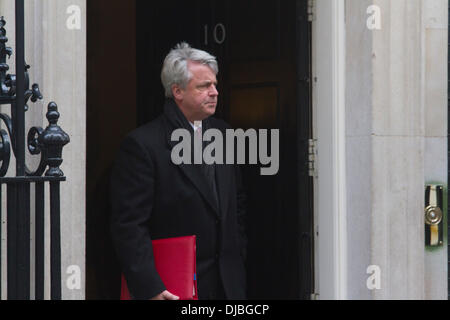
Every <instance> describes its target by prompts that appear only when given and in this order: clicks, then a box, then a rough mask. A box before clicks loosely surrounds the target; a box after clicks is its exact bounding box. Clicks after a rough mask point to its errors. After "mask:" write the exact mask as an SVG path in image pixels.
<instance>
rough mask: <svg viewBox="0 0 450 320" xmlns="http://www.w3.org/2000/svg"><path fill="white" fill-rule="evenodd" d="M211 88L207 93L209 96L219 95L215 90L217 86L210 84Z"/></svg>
mask: <svg viewBox="0 0 450 320" xmlns="http://www.w3.org/2000/svg"><path fill="white" fill-rule="evenodd" d="M211 88H212V89H211V90H209V95H210V96H218V95H219V91H217V88H216V86H215V85H212V86H211Z"/></svg>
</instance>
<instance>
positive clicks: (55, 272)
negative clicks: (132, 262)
mask: <svg viewBox="0 0 450 320" xmlns="http://www.w3.org/2000/svg"><path fill="white" fill-rule="evenodd" d="M15 10H16V12H15V18H16V75H12V74H7V72H8V70H9V66H8V64H7V63H6V61H7V57H10V56H11V55H12V53H13V50H12V49H11V48H9V47H6V43H7V42H8V38H7V37H6V30H5V28H4V27H5V25H6V22H5V20H4V19H3V17H1V18H0V104H1V105H10V106H11V113H10V114H11V116H9V115H7V114H0V119H1V122H3V124H4V126H5V127H6V130H5V129H0V162H1V165H0V199H1V193H2V189H3V186H6V201H7V205H6V209H7V212H6V223H7V227H6V229H7V234H6V241H7V252H6V257H7V270H6V273H7V280H8V281H7V292H8V296H7V298H8V299H20V300H22V299H23V300H27V299H30V295H31V292H30V288H31V285H30V282H31V281H30V262H31V261H30V205H31V204H30V201H31V200H30V197H31V190H32V188H31V186H32V185H34V192H35V203H34V206H35V217H34V218H35V238H34V241H35V277H34V285H35V299H37V300H41V299H44V260H45V259H44V258H45V254H44V252H45V250H44V248H45V243H44V231H45V230H44V212H45V207H44V203H45V191H44V190H45V184H46V183H48V184H49V190H50V263H51V265H50V282H51V291H50V296H51V299H61V239H60V234H61V232H60V182H61V181H65V177H64V174H63V172H62V171H61V169H59V166H60V165H61V163H62V149H63V146H64V145H65V144H67V143H68V142H69V136H68V135H67V134H66V133H65V132H64V131H63V130H62V129H61V128H60V127H59V126H58V125H57V122H58V119H59V113H58V110H57V105H56V104H55V103H54V102H51V103H49V104H48V112H47V114H46V117H47V119H48V121H49V125H48V126H47V127H46V128H45V130H44V129H42V128H41V127H32V128H31V129H30V130H29V131H28V136H27V139H26V141H25V112H26V111H27V110H28V105H27V103H28V101H29V100H31V102H36V101H37V100H38V99H42V95H41V93H40V91H39V86H38V85H37V84H33V85H32V86H31V89H30V86H29V78H28V69H29V68H30V66H28V65H27V64H26V63H25V53H24V40H25V39H24V29H25V28H24V27H25V25H24V23H25V21H24V0H16V9H15ZM25 147H27V148H28V151H29V152H30V153H31V154H33V155H40V162H39V165H38V168H37V169H36V170H34V171H33V170H30V169H29V168H28V167H27V166H26V164H25ZM11 151H12V152H11ZM12 153H13V154H14V155H15V158H16V175H15V176H14V177H5V176H6V174H7V172H8V168H9V164H10V158H11V154H12ZM44 173H45V174H44ZM0 217H1V206H0ZM0 238H1V228H0ZM0 256H1V246H0ZM2 272H4V270H1V263H0V278H1V274H2ZM0 292H1V284H0Z"/></svg>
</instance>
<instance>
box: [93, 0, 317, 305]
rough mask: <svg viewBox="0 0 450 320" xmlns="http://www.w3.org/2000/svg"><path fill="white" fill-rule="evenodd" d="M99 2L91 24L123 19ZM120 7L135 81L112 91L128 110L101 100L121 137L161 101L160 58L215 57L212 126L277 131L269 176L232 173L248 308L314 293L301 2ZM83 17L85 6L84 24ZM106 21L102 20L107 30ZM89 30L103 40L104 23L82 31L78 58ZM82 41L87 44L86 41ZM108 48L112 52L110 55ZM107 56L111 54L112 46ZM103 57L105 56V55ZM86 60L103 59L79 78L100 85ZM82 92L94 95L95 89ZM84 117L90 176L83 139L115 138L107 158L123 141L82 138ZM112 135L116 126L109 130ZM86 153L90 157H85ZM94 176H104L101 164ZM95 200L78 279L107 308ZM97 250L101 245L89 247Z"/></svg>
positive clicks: (113, 272)
mask: <svg viewBox="0 0 450 320" xmlns="http://www.w3.org/2000/svg"><path fill="white" fill-rule="evenodd" d="M100 2H103V1H100ZM100 2H97V4H91V5H90V6H91V10H92V13H93V14H95V12H97V14H101V15H103V14H104V13H101V12H103V10H117V11H120V10H123V8H122V9H120V6H123V5H124V4H120V5H118V6H117V5H116V6H115V5H113V4H112V3H115V2H116V1H108V2H106V1H105V2H104V3H102V4H99V3H100ZM117 2H119V1H117ZM122 2H125V1H122ZM130 2H133V5H132V6H131V7H130V5H127V6H128V7H127V8H128V10H135V11H134V12H135V21H136V23H135V26H134V29H135V30H132V28H129V27H125V29H126V30H128V32H133V31H134V32H135V33H134V35H130V36H131V37H134V36H135V53H136V56H135V66H133V67H131V70H134V72H135V79H132V80H131V81H130V82H131V84H130V82H127V83H126V84H124V86H125V87H123V86H122V84H123V83H124V82H126V81H127V79H123V81H124V82H120V81H119V83H120V85H119V87H120V88H121V89H122V91H124V92H125V93H126V94H128V96H129V97H130V100H131V101H130V102H129V103H127V108H126V109H125V108H123V109H122V110H120V109H119V108H120V107H119V106H118V104H117V103H116V102H114V101H113V99H111V103H112V104H115V105H117V107H116V110H117V111H118V112H120V114H122V113H124V112H130V113H131V115H132V116H131V117H133V116H135V119H136V122H135V124H133V121H132V120H131V119H130V120H128V121H127V122H126V124H124V127H126V128H128V129H130V130H131V129H132V127H133V126H139V125H142V124H144V123H146V122H148V121H150V120H152V119H154V118H156V117H157V116H158V115H159V114H160V113H161V112H162V106H163V102H164V95H163V88H162V85H161V82H160V77H159V75H160V70H161V66H162V61H163V59H164V57H165V55H166V54H167V53H168V52H169V50H170V49H171V48H173V47H174V46H175V45H176V44H177V43H179V42H181V41H186V42H188V43H189V44H190V45H191V46H193V47H195V48H199V49H203V50H206V51H208V52H210V53H211V54H213V55H215V56H216V57H217V60H218V63H219V74H218V81H219V86H218V91H219V103H218V108H217V111H216V116H217V117H219V118H222V119H224V120H225V121H227V122H228V123H230V124H231V125H232V126H233V127H234V128H242V129H244V130H245V129H249V128H254V129H256V130H258V129H279V134H280V157H279V158H280V162H279V171H278V173H277V174H276V175H273V176H262V175H260V172H259V169H260V166H259V165H244V166H242V171H243V180H244V185H245V188H246V191H247V197H248V201H247V202H248V203H247V233H248V240H249V243H248V245H249V247H248V261H247V264H248V265H247V269H248V275H247V278H248V283H247V286H248V295H249V298H250V299H309V297H310V294H311V293H312V292H313V290H314V287H313V284H314V279H313V270H314V266H313V261H314V259H313V250H312V248H313V240H312V239H313V231H312V226H313V221H312V219H313V207H312V203H313V201H312V177H310V176H309V171H308V158H309V157H308V150H309V148H308V141H309V139H310V137H311V130H312V129H311V123H312V121H311V120H312V119H311V100H310V99H311V98H310V97H311V88H310V86H311V82H310V81H309V79H310V74H311V70H310V67H311V62H310V61H311V50H310V47H311V38H310V34H311V30H310V22H308V14H307V1H306V0H288V1H277V0H259V1H255V0H247V1H242V0H241V1H237V0H230V1H217V0H212V1H211V0H196V1H191V2H186V1H157V2H148V1H130ZM133 6H134V8H133ZM114 8H115V9H114ZM96 10H97V11H96ZM99 10H100V11H99ZM89 16H90V9H89V4H88V19H89ZM112 16H113V15H111V17H112ZM118 16H120V17H121V21H120V24H121V25H122V24H123V23H124V22H123V18H122V17H123V13H122V14H120V15H118ZM128 16H129V17H132V13H131V12H130V15H128ZM116 17H117V16H116ZM92 19H93V16H92ZM130 19H131V18H130ZM112 20H113V19H112V18H111V19H110V20H108V21H110V22H112ZM128 22H131V21H129V20H126V23H128ZM121 25H117V24H116V26H115V28H121V32H122V33H124V31H123V30H124V29H123V28H122V26H121ZM111 26H112V23H111ZM90 28H96V30H99V29H102V30H105V31H103V32H106V30H107V28H106V23H105V24H104V25H103V26H102V27H101V28H99V27H98V23H97V24H94V23H92V25H90V24H89V23H88V52H89V51H90V49H89V46H90V47H91V49H92V50H94V48H95V47H96V46H99V45H100V44H99V43H95V41H94V40H93V41H92V42H90V41H89V34H90V32H91V31H90ZM110 31H111V30H110ZM98 32H99V34H97V36H98V37H100V36H101V35H100V34H101V33H102V31H98ZM92 33H93V35H95V31H92ZM125 33H126V32H125ZM122 36H126V35H125V34H122ZM127 41H128V42H129V41H130V40H129V39H128V40H127ZM110 44H111V45H112V44H113V42H112V41H111V43H110ZM115 48H116V49H115V50H121V49H120V48H118V47H117V45H116V46H115ZM111 50H114V49H113V47H112V46H111ZM128 50H129V49H128ZM128 50H127V52H128ZM91 52H92V51H91ZM105 54H106V55H108V54H107V51H105ZM109 55H110V56H111V54H109ZM112 56H114V57H116V58H117V57H119V56H120V55H119V53H115V54H113V55H112ZM96 59H98V61H100V59H103V61H105V59H107V58H106V57H105V56H104V55H103V56H101V55H99V56H97V57H96V58H93V59H89V57H88V69H90V70H91V71H92V73H91V74H92V75H93V77H95V76H94V75H98V77H99V80H100V79H101V78H100V74H99V73H98V72H97V73H96V71H99V70H98V68H99V65H98V63H96ZM113 60H114V58H111V62H113ZM89 61H91V62H89ZM119 61H120V60H119ZM104 63H105V62H104ZM133 63H134V61H133V59H132V58H131V54H130V55H129V57H128V61H121V62H120V65H124V66H125V65H131V64H133ZM116 64H117V61H116ZM89 66H90V67H89ZM125 73H126V72H125ZM88 74H89V72H88ZM132 74H133V71H131V72H130V75H132ZM133 81H135V82H133ZM88 82H89V77H88ZM92 85H93V87H95V86H96V85H98V84H94V83H92ZM133 85H134V88H135V89H133ZM88 87H89V83H88ZM127 89H128V90H127ZM116 93H118V92H116ZM133 95H134V96H133ZM90 97H92V98H94V97H97V98H98V99H100V97H99V93H98V92H97V91H95V89H94V88H93V89H92V92H91V94H89V91H88V108H89V107H93V105H92V104H91V103H90V102H89V101H90ZM98 99H97V100H98ZM134 99H135V100H134ZM92 101H94V100H92ZM133 104H134V108H133ZM128 106H129V107H128ZM99 108H100V109H101V108H105V109H106V108H107V107H106V106H96V109H95V110H96V111H94V113H95V114H97V113H100V111H99V110H100V109H99ZM109 108H111V104H110V105H109ZM113 108H114V107H113ZM89 114H90V113H89V112H88V172H89V168H91V170H95V169H94V167H95V166H97V167H98V166H99V164H98V162H95V161H96V160H95V158H94V157H95V154H94V152H97V153H98V152H100V151H99V150H98V148H97V147H96V146H95V145H94V144H90V139H91V138H90V134H89V133H92V141H94V140H98V139H97V138H96V136H95V135H96V134H102V135H108V134H112V135H113V136H112V137H111V135H110V136H109V138H110V139H112V138H117V139H112V140H114V142H110V149H111V151H112V150H114V148H115V149H117V146H118V143H119V142H120V141H117V140H120V138H123V135H124V134H125V133H124V132H123V131H124V129H123V128H121V129H120V134H118V133H117V128H116V129H115V128H112V127H111V126H109V128H107V127H108V125H104V127H105V129H104V130H105V132H103V133H98V128H95V127H94V123H92V126H91V129H89V128H90V126H89V123H90V122H89ZM108 114H109V115H108V116H106V119H103V121H109V120H108V117H112V118H115V119H117V117H114V115H111V109H110V112H108ZM127 117H129V115H127ZM119 118H120V117H119ZM113 123H114V121H113ZM116 125H120V123H118V122H117V120H116ZM108 130H113V131H114V130H116V131H115V132H116V133H112V132H110V133H108V132H106V131H108ZM96 131H97V132H96ZM105 140H106V139H105ZM97 143H101V142H100V141H97V142H96V144H97ZM89 145H91V146H92V149H89ZM89 150H91V153H92V156H91V155H90V154H89V152H90V151H89ZM114 151H115V150H114ZM95 163H96V164H95ZM91 164H93V165H91ZM94 164H95V165H94ZM103 166H104V167H105V168H106V167H107V166H106V165H105V161H103ZM104 172H105V176H107V172H108V170H107V169H105V170H104ZM89 179H90V178H89V176H88V184H89V183H90V182H89V181H91V183H92V185H93V186H94V185H96V186H97V188H94V187H92V188H90V189H89V188H88V193H89V190H91V192H94V191H92V190H95V189H97V190H98V189H99V188H98V186H99V185H100V186H103V190H106V187H105V186H106V184H107V182H106V180H101V178H96V179H94V178H92V179H91V180H89ZM100 190H102V187H100ZM95 194H96V196H92V195H91V197H90V199H92V201H91V202H90V204H89V203H88V209H87V224H88V225H87V251H88V252H87V268H86V269H87V272H88V275H87V288H88V289H89V288H91V290H87V298H94V299H96V298H113V299H114V298H115V297H118V292H116V290H117V288H118V287H114V286H105V285H103V286H102V285H101V283H111V281H112V282H114V281H115V279H117V273H118V270H117V266H115V267H114V261H115V260H114V253H113V251H111V250H110V249H111V248H110V247H109V246H110V244H109V243H108V240H107V237H105V235H102V234H99V232H98V231H99V229H98V225H99V224H105V223H107V211H108V205H107V203H106V198H105V193H104V192H101V191H100V192H98V191H97V192H96V193H95ZM88 198H89V195H88ZM99 203H102V204H103V205H99ZM94 208H95V209H94ZM101 230H103V229H101ZM103 231H104V230H103ZM103 231H102V232H103ZM99 239H100V240H99ZM101 239H103V240H101ZM99 243H101V245H98V244H99ZM101 250H103V253H104V252H107V256H108V257H109V258H107V259H106V260H107V261H105V259H103V260H101V261H100V260H99V258H98V256H99V254H101V252H100V251H101ZM105 264H108V265H109V266H110V267H109V269H110V271H107V272H106V273H107V274H105V271H103V272H100V271H99V270H100V269H102V270H104V268H102V266H101V265H103V267H104V265H105ZM90 270H91V271H90ZM95 270H97V271H95ZM89 274H91V277H89ZM94 274H95V276H94ZM99 276H100V277H103V278H105V279H106V278H108V281H101V280H99V279H98V277H99ZM117 283H118V282H117ZM106 291H109V292H106ZM112 291H114V292H116V293H113V292H112ZM89 292H91V294H89Z"/></svg>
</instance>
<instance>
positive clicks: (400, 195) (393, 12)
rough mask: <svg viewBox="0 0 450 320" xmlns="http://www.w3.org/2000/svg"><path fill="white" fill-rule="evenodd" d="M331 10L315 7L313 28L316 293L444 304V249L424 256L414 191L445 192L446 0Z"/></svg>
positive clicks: (364, 1)
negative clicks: (370, 23) (428, 186)
mask: <svg viewBox="0 0 450 320" xmlns="http://www.w3.org/2000/svg"><path fill="white" fill-rule="evenodd" d="M342 3H344V1H327V0H317V1H316V7H315V21H314V22H313V59H314V62H313V76H314V77H315V78H316V79H315V82H314V89H313V105H314V107H313V108H314V117H315V118H314V125H315V126H314V135H315V138H317V139H318V142H317V152H318V163H317V167H318V170H317V171H318V172H317V173H318V177H317V179H316V181H315V182H316V186H315V221H316V223H317V226H316V229H317V230H318V234H316V247H315V250H316V259H315V262H316V276H317V280H316V281H317V282H316V291H317V292H318V293H319V294H320V299H447V242H445V243H444V246H443V247H441V248H438V249H434V250H426V249H425V245H424V219H423V214H424V188H425V183H426V182H435V183H436V182H437V183H441V184H444V185H445V186H446V185H447V35H448V30H447V28H448V17H447V12H448V1H447V0H433V1H429V0H396V1H390V0H346V1H345V8H342V7H341V6H342ZM371 5H376V6H377V7H378V8H379V9H380V13H381V15H380V18H381V21H380V22H381V24H380V27H381V29H379V30H377V29H374V30H370V29H369V28H368V27H367V19H369V17H370V15H371V14H369V13H367V8H368V7H369V6H371ZM343 9H344V10H345V11H344V14H342V10H343ZM342 29H344V31H342ZM342 46H345V50H339V48H340V47H342ZM342 55H344V59H342ZM343 95H344V97H345V98H344V99H345V101H344V102H343V103H342V102H341V100H340V99H341V97H342V96H343ZM342 114H343V115H344V117H342ZM343 127H344V128H345V129H344V130H345V131H344V138H343V135H342V128H343ZM342 152H345V153H344V155H342ZM342 161H344V163H345V166H344V168H342V167H341V164H342ZM445 211H446V210H445ZM370 265H376V266H379V267H380V271H381V274H380V275H381V282H380V285H381V287H380V289H373V290H369V289H368V287H367V285H366V281H367V279H368V277H369V274H367V273H366V270H367V268H368V267H369V266H370Z"/></svg>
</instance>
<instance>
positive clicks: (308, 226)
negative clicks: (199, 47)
mask: <svg viewBox="0 0 450 320" xmlns="http://www.w3.org/2000/svg"><path fill="white" fill-rule="evenodd" d="M295 3H296V17H297V19H296V31H295V33H296V35H295V39H293V40H294V44H295V46H296V56H297V61H296V69H297V84H296V99H297V101H296V105H297V107H296V110H297V139H296V140H297V144H298V145H297V155H296V156H297V163H298V170H297V175H298V181H306V180H307V181H308V184H306V185H305V184H301V183H299V185H298V198H297V202H298V208H299V212H298V215H299V216H298V217H299V219H298V221H299V228H298V230H299V232H298V238H297V239H298V248H299V250H300V253H299V259H300V261H298V266H299V270H298V276H299V282H300V284H299V292H298V297H299V298H300V299H310V298H311V294H312V293H313V292H314V283H315V281H314V233H313V225H314V221H313V217H314V211H313V210H314V208H313V199H314V197H313V190H314V188H313V177H310V176H309V141H310V139H311V138H312V81H311V75H312V70H311V66H312V61H311V60H312V51H311V48H312V36H311V26H312V23H311V21H309V15H308V1H307V0H295ZM136 10H137V14H136V33H137V41H136V63H137V124H138V125H142V124H143V123H144V122H146V121H143V120H142V119H153V118H155V117H156V116H157V115H159V113H160V110H152V108H149V104H150V105H155V103H156V101H155V98H154V96H151V97H150V100H149V97H148V88H147V87H146V86H145V84H146V83H148V78H149V77H154V76H155V74H156V75H157V76H159V70H155V69H154V68H153V67H154V66H150V68H151V69H148V68H142V67H140V66H142V65H146V64H145V61H153V57H152V56H151V55H152V53H153V52H152V50H150V51H145V50H142V49H143V48H141V45H142V43H141V41H140V40H139V39H145V38H146V37H147V36H148V34H147V33H148V32H150V33H151V32H159V31H160V30H150V31H149V30H142V28H139V25H140V19H143V21H151V19H152V14H154V13H152V12H150V13H149V12H147V11H146V10H140V8H139V1H138V2H137V6H136ZM201 36H202V34H201V33H199V34H196V35H195V38H199V37H201ZM305 44H307V46H306V48H305ZM143 61H144V63H142V62H143ZM147 66H148V65H147ZM150 73H152V74H150ZM158 90H160V89H159V88H158ZM161 90H162V89H161Z"/></svg>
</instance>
